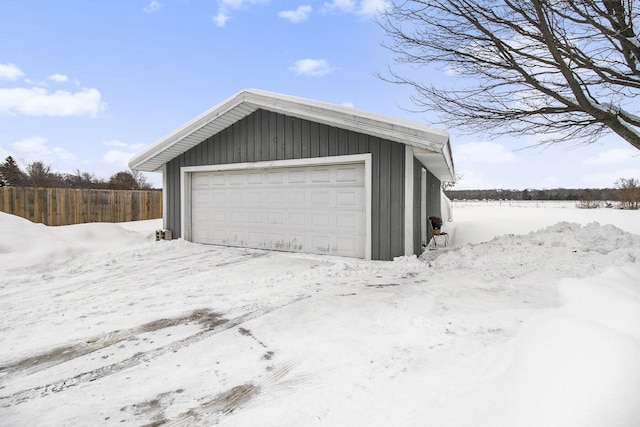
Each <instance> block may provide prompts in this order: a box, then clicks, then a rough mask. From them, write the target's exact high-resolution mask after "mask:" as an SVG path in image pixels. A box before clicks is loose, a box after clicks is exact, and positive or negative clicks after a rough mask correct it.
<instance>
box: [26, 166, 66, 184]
mask: <svg viewBox="0 0 640 427" xmlns="http://www.w3.org/2000/svg"><path fill="white" fill-rule="evenodd" d="M26 169H27V176H28V179H29V185H30V186H32V187H44V188H54V187H62V186H63V185H62V181H63V177H62V176H61V175H60V174H57V173H55V172H52V171H51V166H49V165H45V164H44V163H42V162H40V161H34V162H31V163H29V164H28V165H27V168H26Z"/></svg>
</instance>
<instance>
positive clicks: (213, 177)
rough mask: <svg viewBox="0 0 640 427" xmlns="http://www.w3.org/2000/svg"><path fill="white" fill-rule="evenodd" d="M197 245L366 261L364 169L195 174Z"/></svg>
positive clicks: (344, 167) (193, 222)
mask: <svg viewBox="0 0 640 427" xmlns="http://www.w3.org/2000/svg"><path fill="white" fill-rule="evenodd" d="M191 203H192V206H191V239H192V240H193V241H194V242H198V243H209V244H216V245H227V246H240V247H248V248H262V249H275V250H283V251H294V252H307V253H321V254H332V255H340V256H350V257H358V258H364V257H365V243H366V230H365V173H364V163H350V164H338V165H328V166H324V165H323V166H305V167H285V168H267V169H252V170H226V171H215V172H194V173H192V175H191Z"/></svg>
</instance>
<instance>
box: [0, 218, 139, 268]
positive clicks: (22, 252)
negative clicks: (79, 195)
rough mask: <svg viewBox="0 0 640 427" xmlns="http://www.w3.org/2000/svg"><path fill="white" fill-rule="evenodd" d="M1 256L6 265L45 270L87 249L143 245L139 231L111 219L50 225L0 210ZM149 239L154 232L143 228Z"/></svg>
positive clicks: (93, 250)
mask: <svg viewBox="0 0 640 427" xmlns="http://www.w3.org/2000/svg"><path fill="white" fill-rule="evenodd" d="M0 235H1V236H3V238H2V239H1V241H0V256H2V264H3V267H4V268H6V269H8V270H16V271H17V270H19V269H22V268H25V267H31V268H34V269H35V270H36V271H46V270H48V269H50V265H51V264H62V263H65V262H67V261H69V260H70V259H72V258H74V257H77V256H79V255H82V254H85V253H87V252H99V251H104V250H107V249H117V248H122V247H129V246H132V245H140V244H143V243H144V240H145V239H141V238H140V237H141V235H140V233H137V232H134V231H129V230H126V229H125V228H123V227H122V226H119V225H118V224H111V223H91V224H78V225H72V226H60V227H47V226H45V225H43V224H34V223H32V222H31V221H28V220H26V219H24V218H20V217H18V216H15V215H9V214H6V213H4V212H0ZM144 235H145V236H146V240H150V239H151V233H150V232H149V231H148V230H145V231H144Z"/></svg>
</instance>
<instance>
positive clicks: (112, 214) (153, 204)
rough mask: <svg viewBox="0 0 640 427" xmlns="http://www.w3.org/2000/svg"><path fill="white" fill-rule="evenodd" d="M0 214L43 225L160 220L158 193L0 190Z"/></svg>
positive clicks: (160, 205)
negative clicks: (0, 212) (3, 213)
mask: <svg viewBox="0 0 640 427" xmlns="http://www.w3.org/2000/svg"><path fill="white" fill-rule="evenodd" d="M0 211H2V212H6V213H10V214H13V215H17V216H21V217H23V218H26V219H28V220H30V221H33V222H39V223H43V224H46V225H70V224H81V223H86V222H125V221H138V220H145V219H156V218H162V192H161V191H157V190H90V189H78V188H33V187H0Z"/></svg>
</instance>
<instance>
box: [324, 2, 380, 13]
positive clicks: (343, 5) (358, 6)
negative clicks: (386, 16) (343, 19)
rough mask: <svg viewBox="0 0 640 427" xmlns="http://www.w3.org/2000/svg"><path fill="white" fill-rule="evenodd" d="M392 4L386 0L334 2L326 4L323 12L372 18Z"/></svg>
mask: <svg viewBox="0 0 640 427" xmlns="http://www.w3.org/2000/svg"><path fill="white" fill-rule="evenodd" d="M389 6H390V3H389V2H388V1H386V0H361V1H360V2H359V3H358V2H357V1H355V0H332V1H331V2H330V3H324V5H323V12H325V13H327V12H341V13H354V14H356V15H363V16H372V15H377V14H378V13H380V12H381V11H383V10H385V9H387V8H388V7H389Z"/></svg>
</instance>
